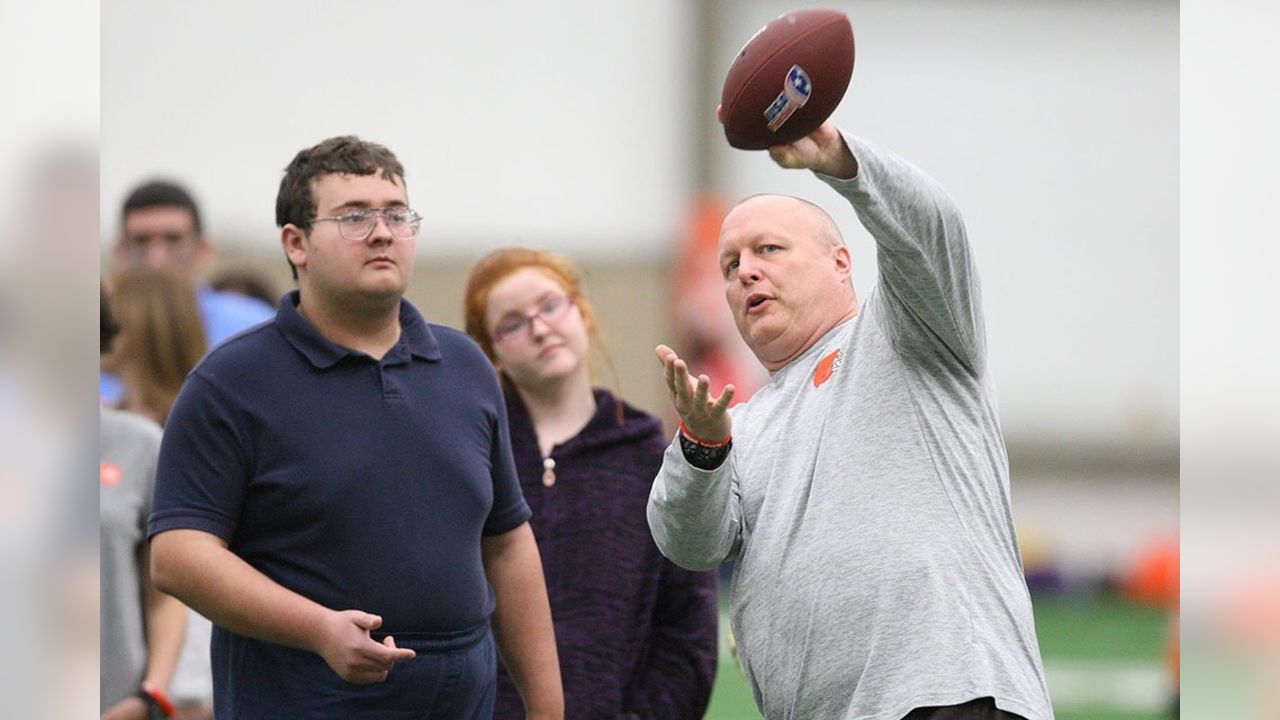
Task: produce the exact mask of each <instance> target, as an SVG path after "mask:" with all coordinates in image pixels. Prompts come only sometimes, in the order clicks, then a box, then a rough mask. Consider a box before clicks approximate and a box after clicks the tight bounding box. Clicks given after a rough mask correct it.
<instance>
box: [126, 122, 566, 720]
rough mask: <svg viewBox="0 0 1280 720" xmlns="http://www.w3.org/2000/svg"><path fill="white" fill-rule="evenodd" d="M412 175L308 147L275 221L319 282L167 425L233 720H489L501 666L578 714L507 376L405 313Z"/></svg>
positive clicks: (159, 503) (367, 155)
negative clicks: (570, 696) (523, 476)
mask: <svg viewBox="0 0 1280 720" xmlns="http://www.w3.org/2000/svg"><path fill="white" fill-rule="evenodd" d="M404 177H405V171H404V167H403V166H402V165H401V163H400V161H399V160H398V159H397V158H396V157H395V155H394V154H393V153H392V152H391V151H390V150H388V149H387V148H385V147H383V146H381V145H377V144H374V143H369V142H365V141H363V140H360V139H359V138H356V137H352V136H342V137H333V138H329V139H327V140H325V141H323V142H321V143H320V144H318V145H316V146H314V147H310V148H307V149H304V150H302V151H300V152H298V153H297V155H296V156H295V157H294V158H293V160H292V161H291V162H290V163H289V165H288V167H287V168H286V170H285V173H284V177H283V178H282V180H281V182H280V188H279V191H278V194H277V197H276V223H277V225H278V226H279V227H280V228H281V245H282V247H283V249H284V252H285V256H286V258H287V260H288V262H289V264H290V265H291V266H293V268H294V269H295V271H296V274H297V277H298V289H297V290H294V291H293V292H290V293H289V294H288V295H287V296H286V297H285V298H284V300H283V302H281V304H280V308H279V310H278V311H277V314H276V318H275V320H273V321H272V322H269V323H266V324H264V325H262V326H259V327H257V328H254V329H252V330H249V331H247V332H244V333H241V334H239V335H237V336H236V337H235V338H233V339H231V340H229V341H228V342H226V343H224V344H222V345H221V346H219V347H218V348H215V349H214V350H213V351H211V352H210V353H209V354H208V355H207V356H206V357H205V358H204V359H203V360H201V361H200V363H199V365H197V366H196V369H195V370H193V371H192V373H191V375H190V376H189V377H188V379H187V383H186V385H185V386H184V387H183V390H182V393H181V394H180V395H179V397H178V401H177V402H176V403H175V405H174V408H173V411H172V413H171V414H170V417H169V422H168V424H167V425H166V427H165V435H164V439H163V442H162V446H161V451H160V462H159V469H158V471H157V485H156V499H155V506H154V509H153V512H152V516H151V523H150V528H149V532H150V537H151V542H152V569H153V572H154V575H155V578H156V583H157V585H158V586H159V587H161V588H163V589H166V590H169V591H171V592H173V594H175V595H176V596H178V597H180V598H182V599H183V600H185V601H186V602H188V604H190V605H191V606H192V607H194V608H196V609H197V610H199V611H201V612H202V613H203V614H205V615H206V616H207V617H209V618H211V619H212V620H214V621H215V623H216V625H215V628H214V637H213V656H214V663H213V667H214V670H215V673H214V704H215V711H216V713H217V716H218V717H219V718H221V719H222V720H237V719H238V718H285V717H290V718H292V717H298V718H301V717H306V718H312V719H317V718H320V719H324V718H331V719H333V720H339V719H345V718H351V717H413V718H421V719H424V720H425V719H437V718H438V719H439V720H446V719H447V720H468V719H473V720H483V719H487V718H488V717H489V716H490V715H491V714H492V709H493V693H494V683H495V672H496V666H497V653H496V652H495V650H497V651H500V652H501V653H502V656H503V659H504V660H505V661H506V664H507V667H508V668H510V669H511V670H512V673H511V674H512V676H513V677H514V678H515V680H516V684H517V686H518V687H519V688H520V692H521V694H522V696H523V697H524V699H525V704H526V708H527V714H528V717H529V718H531V719H532V720H558V719H559V718H563V716H564V706H563V697H562V695H561V689H560V672H559V666H558V663H557V660H556V648H555V637H554V634H553V630H552V625H551V613H550V609H549V607H548V603H547V595H546V588H545V584H544V582H543V577H542V566H541V563H540V561H539V559H538V548H537V545H536V542H535V540H534V536H533V532H532V530H530V528H529V524H528V519H529V515H530V512H529V508H528V505H526V504H525V501H524V498H523V497H522V496H521V494H520V486H519V481H518V478H517V477H516V472H515V468H514V466H513V464H512V461H511V450H510V439H509V435H508V431H507V421H506V410H505V404H504V402H503V398H502V392H501V389H500V387H499V385H498V379H497V376H496V374H495V373H494V371H493V368H492V367H491V366H490V364H489V362H488V360H487V358H486V357H485V355H484V353H482V352H481V351H480V349H479V348H478V347H476V345H475V343H474V342H472V341H471V340H470V339H469V338H467V337H466V335H464V334H463V333H460V332H458V331H455V330H451V329H449V328H445V327H442V326H439V325H433V324H429V323H428V322H427V321H426V320H425V319H424V318H423V317H422V315H421V314H420V313H419V312H418V310H417V309H416V308H414V307H413V305H411V304H410V303H409V302H408V301H406V300H405V299H404V293H405V291H406V290H407V288H408V283H409V279H410V278H411V277H412V275H413V268H414V260H415V238H416V237H417V233H418V229H419V227H420V224H421V220H422V218H421V216H420V215H419V214H418V213H417V212H416V211H414V210H413V209H411V208H410V207H409V202H408V191H407V189H406V186H405V182H404ZM495 640H496V647H495Z"/></svg>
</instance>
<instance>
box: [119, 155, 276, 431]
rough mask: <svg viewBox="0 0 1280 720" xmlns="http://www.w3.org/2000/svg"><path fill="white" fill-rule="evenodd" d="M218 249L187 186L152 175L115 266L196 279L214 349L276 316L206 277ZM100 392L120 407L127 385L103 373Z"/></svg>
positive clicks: (133, 198) (138, 191)
mask: <svg viewBox="0 0 1280 720" xmlns="http://www.w3.org/2000/svg"><path fill="white" fill-rule="evenodd" d="M213 254H214V248H213V244H212V243H211V242H210V241H209V239H208V238H207V237H206V236H205V234H204V226H203V224H202V223H201V220H200V209H199V207H197V206H196V202H195V199H194V198H193V197H192V196H191V193H190V192H188V191H187V189H186V188H184V187H182V186H181V185H179V184H177V183H175V182H172V181H169V180H150V181H147V182H144V183H142V184H141V185H138V186H137V187H136V188H134V189H133V190H132V191H131V192H130V193H129V195H128V196H127V197H126V198H125V201H124V206H123V208H122V211H121V214H120V234H119V236H118V237H117V238H116V242H115V245H114V246H113V248H112V261H113V264H114V265H115V269H117V270H121V269H124V268H126V267H133V266H137V265H146V266H150V267H153V268H161V269H165V270H169V271H171V272H174V273H177V274H179V275H181V276H183V277H184V278H185V279H187V280H189V281H191V282H192V283H194V284H195V285H196V287H197V290H196V294H197V298H198V300H199V303H200V315H201V319H202V320H203V321H204V331H205V341H206V345H207V346H208V347H209V348H213V347H214V346H216V345H218V344H219V343H221V342H222V341H223V340H226V339H227V338H229V337H231V336H232V335H235V334H236V333H238V332H240V331H241V330H245V329H247V328H250V327H253V326H254V325H257V324H259V323H262V322H266V321H267V320H270V319H272V318H274V317H275V309H274V308H272V307H271V306H269V305H267V304H266V303H263V302H260V301H258V300H255V299H253V298H248V297H245V296H243V295H238V294H236V293H230V292H220V291H218V290H214V289H213V288H211V287H209V286H208V285H206V284H203V283H201V282H200V278H201V276H202V275H203V273H204V271H205V270H206V269H207V268H208V266H209V265H210V264H211V263H212V261H213ZM98 394H99V400H100V401H101V403H102V404H103V405H110V406H114V405H116V404H118V403H119V402H120V401H121V400H122V399H123V397H124V386H123V384H122V383H121V382H120V379H119V378H118V377H116V376H114V375H112V374H110V373H106V372H103V373H102V374H101V376H100V382H99V388H98Z"/></svg>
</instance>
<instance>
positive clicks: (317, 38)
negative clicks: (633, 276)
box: [102, 0, 693, 256]
mask: <svg viewBox="0 0 1280 720" xmlns="http://www.w3.org/2000/svg"><path fill="white" fill-rule="evenodd" d="M692 7H693V6H692V5H691V4H690V3H687V2H683V1H682V0H650V1H646V2H643V3H641V2H626V3H613V2H591V1H589V0H558V1H555V2H518V1H515V0H512V1H509V2H501V1H497V0H479V1H477V2H465V3H463V2H450V3H440V2H426V3H408V2H387V1H385V0H375V1H373V2H359V3H357V2H319V3H317V2H310V1H301V0H287V1H286V0H281V1H272V2H249V1H247V0H228V1H226V2H199V3H166V2H159V1H158V0H118V1H116V2H112V3H110V4H108V5H107V6H104V8H103V13H102V37H103V42H102V96H103V107H102V138H103V144H102V159H103V170H102V203H103V212H102V217H103V232H104V234H110V233H111V232H113V231H114V223H115V222H117V217H118V209H117V208H118V205H119V202H120V200H121V199H122V198H123V195H124V193H125V192H127V189H128V188H129V187H130V186H131V185H132V184H133V183H135V182H137V180H138V179H139V178H140V177H142V176H145V175H150V174H154V173H164V174H169V175H172V176H175V177H178V178H181V179H183V180H186V181H189V182H190V183H191V184H192V186H193V188H195V189H197V190H198V191H199V194H200V198H199V199H200V200H202V201H203V204H204V205H205V206H206V207H207V212H208V213H209V214H210V225H211V227H212V229H213V230H214V231H215V232H217V233H219V234H220V235H221V236H223V237H225V238H240V239H252V241H253V242H267V241H274V238H275V237H276V230H275V225H274V203H275V194H276V188H277V187H278V185H279V181H280V176H281V173H282V171H283V169H284V167H285V165H287V164H288V162H289V160H290V159H292V157H293V155H294V153H296V152H297V151H298V150H300V149H302V148H304V147H307V146H309V145H312V144H314V143H316V142H319V141H320V140H322V139H324V138H326V137H329V136H332V135H338V134H345V133H355V134H358V135H360V136H361V137H364V138H366V139H369V140H374V141H376V142H380V143H383V144H385V145H387V146H388V147H390V148H391V149H392V150H393V151H394V152H395V153H396V154H397V155H398V156H399V157H400V159H401V161H403V163H404V164H405V167H406V169H407V171H408V178H407V179H408V184H409V190H410V198H411V199H412V201H413V203H414V205H415V206H417V207H418V208H419V209H420V210H421V211H422V212H423V214H424V215H426V216H427V218H428V220H427V224H426V226H425V229H424V233H423V238H424V241H423V242H420V243H419V244H420V246H421V248H422V249H423V250H424V251H431V252H441V253H445V254H457V253H472V252H476V251H477V249H478V248H484V247H490V246H497V245H500V244H503V243H510V242H517V241H518V242H538V243H555V244H557V245H558V246H560V247H562V248H563V249H565V250H566V251H570V252H593V251H594V252H601V251H603V252H607V253H613V254H618V255H622V256H635V255H636V254H640V255H642V256H643V255H651V254H652V253H654V252H663V251H665V249H666V248H665V247H663V246H661V240H662V238H665V237H667V236H668V235H669V234H670V229H671V228H672V227H674V224H675V218H676V217H677V215H678V212H679V210H680V208H681V205H682V203H683V201H684V198H685V197H686V192H687V188H688V187H689V185H690V182H691V175H690V174H691V172H692V168H690V167H688V166H687V165H686V164H685V163H683V162H682V161H681V159H682V158H683V157H685V156H686V155H687V154H688V153H689V151H690V147H691V143H692V138H691V137H690V136H689V135H688V134H687V133H686V132H684V128H685V126H686V124H687V123H686V122H685V121H684V118H683V117H682V113H684V112H686V111H685V110H683V108H687V107H689V106H690V98H689V97H688V95H689V87H688V86H687V85H686V84H685V83H683V82H682V79H683V75H682V73H681V70H682V65H684V64H685V57H684V56H685V54H686V53H687V51H688V48H689V47H690V44H691V42H692V37H691V36H690V35H689V33H690V32H691V28H690V27H689V22H688V18H687V16H688V15H689V12H688V11H689V10H691V9H692ZM440 238H449V242H450V243H451V245H450V246H448V247H439V246H438V245H435V246H433V244H434V243H433V241H437V240H438V239H440ZM602 248H603V250H601V249H602Z"/></svg>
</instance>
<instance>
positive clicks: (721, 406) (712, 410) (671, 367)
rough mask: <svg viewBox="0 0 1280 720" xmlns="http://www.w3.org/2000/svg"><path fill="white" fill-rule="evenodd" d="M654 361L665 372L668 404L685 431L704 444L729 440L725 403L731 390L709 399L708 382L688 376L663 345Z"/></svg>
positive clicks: (685, 367) (672, 351)
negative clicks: (668, 397) (674, 411)
mask: <svg viewBox="0 0 1280 720" xmlns="http://www.w3.org/2000/svg"><path fill="white" fill-rule="evenodd" d="M655 352H657V354H658V360H659V361H661V362H662V367H663V369H664V370H665V372H666V381H667V392H668V393H670V395H671V404H672V405H674V406H675V409H676V414H677V415H679V416H680V420H681V421H682V422H683V423H684V426H685V428H687V429H688V431H689V432H690V433H692V434H693V435H696V436H697V437H698V438H699V439H702V440H706V441H708V442H719V441H721V440H724V439H725V438H727V437H729V434H730V432H731V431H732V420H731V419H730V417H729V412H728V410H729V403H730V402H731V401H732V400H733V386H732V385H725V386H724V390H722V391H721V392H720V396H719V397H714V398H713V397H711V379H710V378H708V377H707V376H706V375H699V376H698V379H697V380H694V379H693V377H692V376H691V375H689V367H688V366H687V365H686V364H685V362H684V360H681V359H680V356H679V355H676V351H675V350H672V349H671V348H669V347H667V346H666V345H659V346H658V347H657V348H655Z"/></svg>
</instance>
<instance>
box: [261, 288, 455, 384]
mask: <svg viewBox="0 0 1280 720" xmlns="http://www.w3.org/2000/svg"><path fill="white" fill-rule="evenodd" d="M298 300H299V293H298V291H297V290H291V291H289V293H287V294H286V295H285V296H284V298H283V302H281V303H280V307H279V309H278V310H276V326H277V327H279V328H280V332H281V333H283V334H284V337H285V339H286V340H288V341H289V344H290V345H292V346H293V347H294V348H295V349H296V350H297V351H298V352H300V353H302V354H303V356H305V357H306V358H307V360H308V361H310V363H311V364H312V365H314V366H315V367H316V368H319V369H321V370H323V369H325V368H329V367H332V366H333V365H335V364H337V362H338V361H339V360H341V359H343V358H344V357H347V356H349V355H350V356H364V353H360V352H356V351H355V350H352V349H350V348H345V347H343V346H341V345H338V344H336V343H333V342H330V341H329V339H328V338H326V337H325V336H323V335H321V334H320V331H319V330H316V329H315V327H313V326H312V325H311V323H309V322H307V319H306V318H304V317H302V315H301V313H299V312H298ZM406 353H407V354H408V355H412V356H414V357H418V358H421V359H423V360H431V361H435V360H439V359H440V358H441V354H440V344H439V343H438V342H436V338H435V335H434V334H432V332H431V327H430V326H429V325H428V324H427V321H426V320H425V319H424V318H423V317H422V313H419V312H418V309H417V308H415V307H414V306H413V304H412V303H410V302H409V301H408V300H406V299H404V298H401V299H400V340H399V342H397V343H396V344H395V347H393V348H391V350H390V351H388V352H387V355H386V357H385V358H384V360H392V359H396V358H399V357H403V356H404V355H405V354H406Z"/></svg>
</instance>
